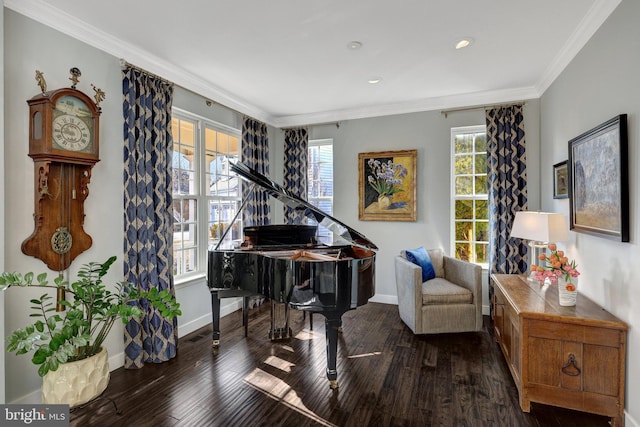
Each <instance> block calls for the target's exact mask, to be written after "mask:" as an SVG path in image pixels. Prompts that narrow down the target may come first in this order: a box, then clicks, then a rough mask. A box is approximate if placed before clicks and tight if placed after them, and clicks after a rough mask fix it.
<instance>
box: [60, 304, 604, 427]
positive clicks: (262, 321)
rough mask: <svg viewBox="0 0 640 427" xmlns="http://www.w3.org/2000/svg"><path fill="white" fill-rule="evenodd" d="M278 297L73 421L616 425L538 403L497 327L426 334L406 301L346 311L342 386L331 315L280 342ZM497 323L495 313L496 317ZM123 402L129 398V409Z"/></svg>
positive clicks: (184, 347) (123, 374)
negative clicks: (406, 320)
mask: <svg viewBox="0 0 640 427" xmlns="http://www.w3.org/2000/svg"><path fill="white" fill-rule="evenodd" d="M267 307H268V305H267V304H265V305H264V306H263V307H261V308H258V309H255V310H253V311H252V313H251V315H250V321H249V337H248V338H245V337H244V336H243V333H244V329H243V328H242V326H241V316H240V312H236V313H233V314H231V315H229V316H226V317H225V318H223V319H222V327H221V331H222V339H221V345H220V349H219V350H218V351H214V350H213V349H212V348H211V326H209V327H205V328H202V329H200V330H198V331H196V332H194V333H192V334H190V335H188V336H185V337H183V338H181V339H180V343H179V350H178V351H179V354H178V356H177V357H176V358H175V359H173V360H172V361H170V362H167V363H163V364H157V365H154V364H148V365H146V366H145V367H144V368H142V369H139V370H125V369H122V368H121V369H118V370H116V371H114V372H112V373H111V382H110V384H109V387H108V388H107V390H106V391H105V392H104V394H103V395H102V396H101V397H100V398H98V399H95V400H93V401H92V402H89V403H88V404H87V405H85V406H83V407H80V408H74V409H73V410H72V411H71V425H72V426H136V427H137V426H198V427H200V426H295V427H302V426H316V425H321V426H376V427H378V426H562V427H570V426H576V427H577V426H580V427H590V426H608V425H609V424H608V420H609V419H608V418H606V417H601V416H597V415H591V414H586V413H581V412H575V411H569V410H566V409H560V408H555V407H551V406H546V405H539V404H535V403H534V404H532V410H531V412H530V413H524V412H522V411H521V410H520V407H519V405H518V396H517V390H516V388H515V385H514V383H513V380H512V379H511V375H510V373H509V371H508V368H507V365H506V363H505V361H504V359H503V357H502V354H501V353H500V350H499V348H498V346H497V344H496V343H495V341H494V340H493V337H492V336H491V335H490V333H489V332H488V328H487V326H485V329H484V330H483V331H481V332H477V333H460V334H441V335H424V336H414V335H413V334H412V333H411V331H410V330H409V328H407V327H406V326H405V325H404V324H403V323H402V321H401V320H400V317H399V315H398V310H397V307H396V306H394V305H385V304H376V303H369V304H367V305H365V306H363V307H360V308H358V309H357V310H353V311H350V312H348V313H346V314H345V315H344V316H343V328H344V332H343V333H342V334H341V336H340V342H339V345H338V383H339V389H338V390H335V391H333V390H331V389H330V388H329V384H328V381H327V379H326V377H325V366H326V357H325V337H324V317H322V316H321V315H314V316H313V320H314V323H313V330H310V329H309V323H308V320H307V321H306V322H305V321H303V318H302V314H301V313H300V312H298V311H295V310H292V311H291V318H292V321H291V326H292V329H293V331H294V338H292V339H291V340H289V341H280V342H273V343H272V342H270V341H269V339H268V338H267V331H268V328H269V315H268V308H267ZM487 322H488V320H487V318H485V324H486V323H487ZM115 406H117V409H118V413H117V412H116V409H115Z"/></svg>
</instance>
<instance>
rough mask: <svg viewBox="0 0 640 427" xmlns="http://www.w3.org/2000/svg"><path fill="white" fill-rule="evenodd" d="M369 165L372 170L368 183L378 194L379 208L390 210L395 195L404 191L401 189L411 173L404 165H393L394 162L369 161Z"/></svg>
mask: <svg viewBox="0 0 640 427" xmlns="http://www.w3.org/2000/svg"><path fill="white" fill-rule="evenodd" d="M367 164H368V166H369V169H371V175H369V176H367V182H368V183H369V185H370V186H371V187H372V188H373V189H374V190H375V191H376V193H378V208H380V209H388V208H389V207H390V206H391V198H392V197H393V195H394V194H395V193H399V192H400V191H404V190H402V188H400V187H401V185H402V180H403V179H404V178H405V177H406V176H407V174H408V173H409V171H408V170H407V168H405V167H404V166H403V165H401V164H399V163H398V164H395V163H393V161H392V160H387V161H380V160H376V159H369V161H368V162H367Z"/></svg>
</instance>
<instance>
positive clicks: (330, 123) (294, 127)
mask: <svg viewBox="0 0 640 427" xmlns="http://www.w3.org/2000/svg"><path fill="white" fill-rule="evenodd" d="M327 125H335V127H336V128H337V129H340V122H324V123H313V124H310V125H300V126H287V127H285V128H279V129H280V130H281V131H285V130H292V129H302V128H310V127H313V126H327Z"/></svg>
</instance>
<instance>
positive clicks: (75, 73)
mask: <svg viewBox="0 0 640 427" xmlns="http://www.w3.org/2000/svg"><path fill="white" fill-rule="evenodd" d="M69 72H70V73H71V77H69V80H71V82H72V83H73V84H72V85H71V89H75V88H76V85H77V84H78V82H79V81H80V78H79V77H80V76H81V75H82V73H81V72H80V69H79V68H77V67H73V68H72V69H70V70H69Z"/></svg>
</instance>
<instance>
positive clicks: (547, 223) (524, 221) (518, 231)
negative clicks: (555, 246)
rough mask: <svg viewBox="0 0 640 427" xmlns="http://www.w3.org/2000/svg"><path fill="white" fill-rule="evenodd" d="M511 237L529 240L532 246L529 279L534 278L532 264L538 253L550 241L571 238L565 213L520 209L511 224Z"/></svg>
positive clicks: (561, 240) (562, 240)
mask: <svg viewBox="0 0 640 427" xmlns="http://www.w3.org/2000/svg"><path fill="white" fill-rule="evenodd" d="M510 237H517V238H520V239H525V240H528V241H529V243H528V245H529V247H530V248H531V250H530V252H531V262H530V263H529V266H528V269H529V280H535V279H534V278H533V272H532V271H531V266H532V265H534V264H535V263H536V260H537V259H538V253H539V251H540V250H541V249H543V248H545V247H546V246H547V245H548V244H549V243H556V242H565V241H567V240H569V230H568V228H567V224H566V219H565V216H564V215H563V214H560V213H550V212H534V211H520V212H516V217H515V219H514V220H513V225H512V226H511V234H510Z"/></svg>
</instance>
